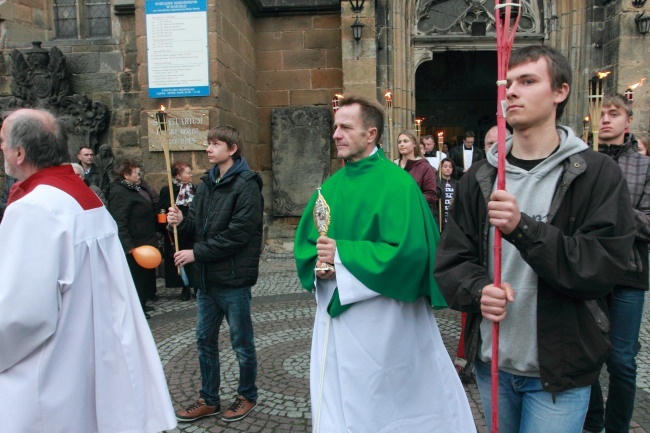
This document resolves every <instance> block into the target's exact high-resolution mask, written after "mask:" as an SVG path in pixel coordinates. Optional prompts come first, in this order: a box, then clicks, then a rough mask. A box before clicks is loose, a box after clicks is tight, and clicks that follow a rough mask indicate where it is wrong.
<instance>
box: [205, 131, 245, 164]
mask: <svg viewBox="0 0 650 433" xmlns="http://www.w3.org/2000/svg"><path fill="white" fill-rule="evenodd" d="M215 140H219V141H223V142H224V143H226V146H228V149H232V148H233V147H234V146H235V144H236V145H237V150H236V151H235V153H233V154H232V159H236V158H239V157H241V153H242V149H243V148H244V146H243V144H242V141H241V134H240V133H239V131H238V130H236V129H235V128H233V127H232V126H227V125H224V126H215V127H214V128H212V129H211V130H209V131H208V142H210V141H215Z"/></svg>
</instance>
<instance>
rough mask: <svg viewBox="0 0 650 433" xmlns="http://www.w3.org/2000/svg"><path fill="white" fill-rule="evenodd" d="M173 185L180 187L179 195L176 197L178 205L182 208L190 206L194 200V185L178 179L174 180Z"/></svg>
mask: <svg viewBox="0 0 650 433" xmlns="http://www.w3.org/2000/svg"><path fill="white" fill-rule="evenodd" d="M172 183H173V184H174V185H176V186H178V187H179V191H178V195H177V196H176V204H177V205H180V206H189V204H190V203H192V200H194V194H193V193H192V184H191V183H183V182H181V181H179V180H177V179H172Z"/></svg>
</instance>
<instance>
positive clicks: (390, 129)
mask: <svg viewBox="0 0 650 433" xmlns="http://www.w3.org/2000/svg"><path fill="white" fill-rule="evenodd" d="M384 99H386V108H388V110H387V113H386V114H387V115H388V149H389V154H390V159H391V160H392V159H394V153H393V149H394V147H395V146H393V116H392V111H393V94H392V93H391V91H390V90H387V91H386V93H384Z"/></svg>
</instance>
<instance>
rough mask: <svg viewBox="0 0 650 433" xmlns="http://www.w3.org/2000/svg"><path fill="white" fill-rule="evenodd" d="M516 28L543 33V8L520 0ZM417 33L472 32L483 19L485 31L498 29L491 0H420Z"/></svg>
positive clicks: (467, 33) (464, 33)
mask: <svg viewBox="0 0 650 433" xmlns="http://www.w3.org/2000/svg"><path fill="white" fill-rule="evenodd" d="M520 4H521V7H522V15H521V18H520V19H519V27H518V29H517V32H519V33H528V34H540V33H541V26H540V11H539V7H538V3H537V2H536V1H533V0H521V1H520ZM416 19H417V34H418V35H431V36H434V35H467V36H471V34H472V24H473V23H475V22H483V23H485V27H486V34H490V33H494V32H495V22H494V1H492V0H420V2H419V4H418V6H417V9H416Z"/></svg>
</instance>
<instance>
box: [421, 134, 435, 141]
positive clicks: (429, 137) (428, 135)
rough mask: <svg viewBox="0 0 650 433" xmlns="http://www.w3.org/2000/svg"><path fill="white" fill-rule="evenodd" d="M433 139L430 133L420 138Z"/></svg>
mask: <svg viewBox="0 0 650 433" xmlns="http://www.w3.org/2000/svg"><path fill="white" fill-rule="evenodd" d="M433 139H434V138H433V135H430V134H427V135H424V136H422V140H433Z"/></svg>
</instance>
